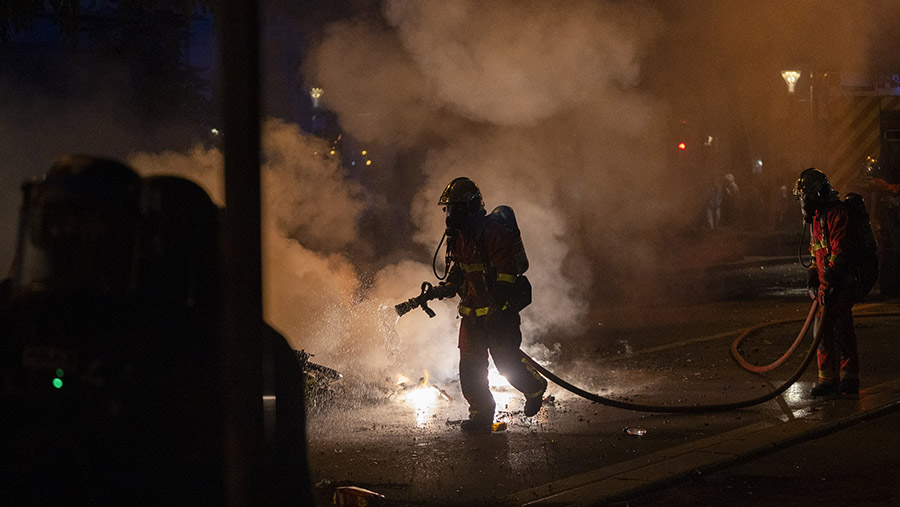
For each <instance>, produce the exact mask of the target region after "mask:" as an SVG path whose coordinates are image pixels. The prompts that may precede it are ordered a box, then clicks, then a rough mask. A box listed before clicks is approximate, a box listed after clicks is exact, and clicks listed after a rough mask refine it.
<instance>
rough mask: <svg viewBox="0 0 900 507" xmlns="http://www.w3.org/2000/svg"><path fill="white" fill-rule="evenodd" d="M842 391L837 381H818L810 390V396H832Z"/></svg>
mask: <svg viewBox="0 0 900 507" xmlns="http://www.w3.org/2000/svg"><path fill="white" fill-rule="evenodd" d="M839 392H840V386H839V385H838V383H837V382H828V381H822V380H820V381H818V382H817V383H816V385H814V386H813V388H812V390H810V391H809V395H810V396H813V397H815V396H831V395H833V394H838V393H839Z"/></svg>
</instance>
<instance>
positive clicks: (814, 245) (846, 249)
mask: <svg viewBox="0 0 900 507" xmlns="http://www.w3.org/2000/svg"><path fill="white" fill-rule="evenodd" d="M850 220H851V219H850V211H849V210H848V209H847V207H846V206H843V205H841V204H839V203H835V204H834V205H831V206H829V207H827V208H826V209H824V210H820V211H817V212H816V214H815V216H814V217H813V223H812V235H811V237H810V246H809V252H810V253H811V254H812V256H813V261H812V262H813V264H812V266H810V269H817V270H818V273H819V281H820V282H822V283H824V282H825V269H826V268H832V269H833V270H836V271H837V274H839V275H840V276H846V275H847V269H848V267H849V263H850V255H851V254H852V252H853V251H854V249H855V248H856V245H855V244H854V241H855V236H854V234H853V230H852V228H851V223H850ZM823 226H824V227H823Z"/></svg>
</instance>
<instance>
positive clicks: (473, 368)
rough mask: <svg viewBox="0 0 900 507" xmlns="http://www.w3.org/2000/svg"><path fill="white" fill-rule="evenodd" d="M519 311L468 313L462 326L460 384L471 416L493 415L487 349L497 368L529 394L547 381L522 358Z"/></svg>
mask: <svg viewBox="0 0 900 507" xmlns="http://www.w3.org/2000/svg"><path fill="white" fill-rule="evenodd" d="M519 324H520V319H519V314H518V313H516V312H511V311H504V312H500V313H498V314H496V315H490V316H481V317H475V316H467V317H463V318H462V323H461V324H460V326H459V385H460V387H461V388H462V393H463V397H465V399H466V401H467V402H468V403H469V415H470V417H479V418H480V417H484V418H488V417H490V418H491V419H493V417H494V397H493V395H492V394H491V390H490V387H489V386H488V353H490V355H491V358H492V359H493V360H494V365H495V366H496V367H497V371H499V372H500V374H501V375H503V376H504V377H505V378H506V380H507V381H509V383H510V384H512V386H513V387H515V388H516V389H518V390H519V391H521V392H522V393H523V394H525V395H526V396H533V395H535V394H536V393H540V392H541V391H542V390H543V389H544V387H545V385H546V384H545V383H546V381H545V380H544V379H543V378H542V377H541V376H540V374H538V373H537V372H536V371H535V370H534V368H532V367H531V365H529V364H528V363H527V362H525V361H524V360H523V359H522V351H521V350H519V346H520V345H521V344H522V331H521V330H520V329H519Z"/></svg>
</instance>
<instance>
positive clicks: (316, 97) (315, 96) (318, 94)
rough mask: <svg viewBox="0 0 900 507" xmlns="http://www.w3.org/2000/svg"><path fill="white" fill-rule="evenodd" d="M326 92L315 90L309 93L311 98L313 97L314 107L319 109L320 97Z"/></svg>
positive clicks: (319, 89)
mask: <svg viewBox="0 0 900 507" xmlns="http://www.w3.org/2000/svg"><path fill="white" fill-rule="evenodd" d="M324 91H325V90H323V89H321V88H313V89H311V90H310V91H309V96H310V97H312V103H313V104H312V105H313V107H319V97H321V96H322V93H323V92H324Z"/></svg>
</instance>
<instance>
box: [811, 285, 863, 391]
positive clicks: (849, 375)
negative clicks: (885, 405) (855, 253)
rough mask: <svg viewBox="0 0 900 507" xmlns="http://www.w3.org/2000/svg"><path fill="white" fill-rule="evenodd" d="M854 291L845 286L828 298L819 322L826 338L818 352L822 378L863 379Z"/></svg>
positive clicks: (831, 380) (820, 377)
mask: <svg viewBox="0 0 900 507" xmlns="http://www.w3.org/2000/svg"><path fill="white" fill-rule="evenodd" d="M852 292H853V291H850V290H844V291H840V292H837V293H836V294H834V295H833V296H829V297H828V298H827V299H826V300H825V303H826V304H825V306H824V308H823V310H822V314H821V320H820V321H819V323H818V324H819V326H821V327H822V339H821V341H819V348H818V350H817V351H816V356H817V359H818V363H819V382H837V381H838V380H847V379H850V380H856V379H859V352H858V350H857V347H856V331H855V330H854V329H853V303H854V299H853V295H852Z"/></svg>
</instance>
